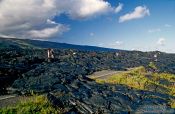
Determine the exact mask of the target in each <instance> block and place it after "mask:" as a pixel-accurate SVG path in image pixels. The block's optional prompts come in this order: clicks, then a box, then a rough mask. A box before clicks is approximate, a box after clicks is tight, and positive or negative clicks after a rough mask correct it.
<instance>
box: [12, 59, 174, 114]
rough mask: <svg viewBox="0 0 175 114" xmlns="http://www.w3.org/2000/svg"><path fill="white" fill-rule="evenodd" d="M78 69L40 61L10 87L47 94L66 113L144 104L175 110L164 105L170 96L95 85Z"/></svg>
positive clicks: (126, 109) (117, 109) (125, 110)
mask: <svg viewBox="0 0 175 114" xmlns="http://www.w3.org/2000/svg"><path fill="white" fill-rule="evenodd" d="M82 68H83V67H80V66H77V65H75V66H74V65H73V64H71V63H64V62H59V63H57V62H53V63H48V64H46V63H45V64H41V65H39V66H38V67H36V68H35V69H34V70H30V71H29V72H27V73H25V74H23V77H22V78H21V79H18V80H16V81H15V82H14V83H13V87H15V88H18V89H19V91H20V92H21V91H23V92H25V93H27V92H29V90H33V91H34V92H36V93H48V95H47V97H48V99H49V100H50V102H51V103H52V104H53V105H55V106H59V107H62V108H64V109H66V110H68V112H76V113H86V114H89V113H111V114H112V113H116V112H117V113H126V114H127V113H129V112H134V113H135V112H137V111H139V109H141V108H142V107H145V106H147V105H149V106H154V107H156V106H159V108H161V107H163V110H164V111H165V112H166V111H172V112H173V111H175V110H174V109H171V108H170V106H168V101H170V100H171V99H175V97H173V96H170V95H166V94H161V93H155V92H150V91H143V90H135V89H133V88H130V87H127V86H124V85H109V84H97V83H96V82H95V81H93V80H91V79H89V78H87V77H86V75H85V74H87V72H86V70H84V69H82ZM80 72H81V73H80ZM164 107H166V109H165V108H164ZM145 110H147V109H145ZM142 111H143V109H142ZM153 111H157V109H155V110H154V109H153Z"/></svg>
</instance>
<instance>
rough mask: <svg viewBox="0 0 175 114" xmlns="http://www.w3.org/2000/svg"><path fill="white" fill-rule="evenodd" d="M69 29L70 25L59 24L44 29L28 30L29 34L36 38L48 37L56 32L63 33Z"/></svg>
mask: <svg viewBox="0 0 175 114" xmlns="http://www.w3.org/2000/svg"><path fill="white" fill-rule="evenodd" d="M68 29H69V28H68V27H65V26H63V25H60V24H59V25H57V26H56V27H50V28H44V29H42V30H31V31H29V32H28V34H29V35H30V36H31V37H34V38H48V37H51V36H54V35H56V34H57V35H58V34H59V35H61V34H62V33H63V32H65V31H67V30H68Z"/></svg>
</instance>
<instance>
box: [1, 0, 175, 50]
mask: <svg viewBox="0 0 175 114" xmlns="http://www.w3.org/2000/svg"><path fill="white" fill-rule="evenodd" d="M0 36H1V37H4V38H7V37H14V38H22V39H37V40H47V41H54V42H62V43H70V44H78V45H91V46H99V47H107V48H115V49H124V50H140V51H155V50H159V51H163V52H168V53H175V45H174V43H175V0H0Z"/></svg>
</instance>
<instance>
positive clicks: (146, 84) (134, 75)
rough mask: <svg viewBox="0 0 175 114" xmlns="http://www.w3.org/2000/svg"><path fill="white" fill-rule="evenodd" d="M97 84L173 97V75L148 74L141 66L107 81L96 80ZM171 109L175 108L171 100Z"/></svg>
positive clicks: (174, 91) (174, 78)
mask: <svg viewBox="0 0 175 114" xmlns="http://www.w3.org/2000/svg"><path fill="white" fill-rule="evenodd" d="M96 82H98V83H109V84H123V85H127V86H129V87H133V88H135V89H139V90H148V91H153V92H159V93H163V94H168V95H171V96H175V75H174V74H168V73H149V72H146V70H145V68H144V67H143V66H141V67H137V68H134V69H131V70H129V71H123V72H121V73H117V74H115V75H112V76H110V77H109V78H107V79H96ZM170 105H171V107H175V102H174V101H173V100H172V101H171V103H170Z"/></svg>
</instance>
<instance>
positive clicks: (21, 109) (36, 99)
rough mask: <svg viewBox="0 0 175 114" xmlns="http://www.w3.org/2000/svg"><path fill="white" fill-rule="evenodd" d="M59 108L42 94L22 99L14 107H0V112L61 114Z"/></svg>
mask: <svg viewBox="0 0 175 114" xmlns="http://www.w3.org/2000/svg"><path fill="white" fill-rule="evenodd" d="M61 112H62V110H61V109H60V108H55V107H53V106H52V105H51V104H50V103H49V102H48V100H47V98H46V97H45V96H43V95H40V96H37V95H35V96H33V97H31V98H29V99H26V100H25V99H22V100H21V102H19V103H18V104H17V105H16V106H14V107H6V108H2V109H0V114H61Z"/></svg>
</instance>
